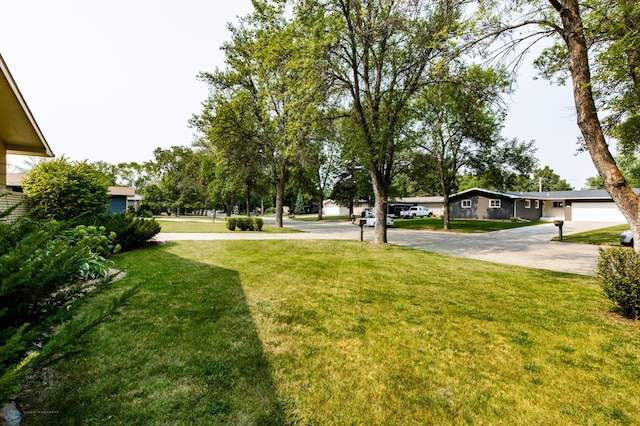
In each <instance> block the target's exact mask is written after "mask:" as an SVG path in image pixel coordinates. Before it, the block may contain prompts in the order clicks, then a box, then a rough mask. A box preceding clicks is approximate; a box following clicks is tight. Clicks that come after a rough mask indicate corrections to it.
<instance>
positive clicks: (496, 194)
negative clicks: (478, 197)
mask: <svg viewBox="0 0 640 426" xmlns="http://www.w3.org/2000/svg"><path fill="white" fill-rule="evenodd" d="M476 192H479V193H482V194H486V195H487V196H490V197H500V198H524V197H522V196H521V195H513V194H511V193H506V192H500V191H493V190H491V189H484V188H471V189H467V190H466V191H461V192H458V193H456V194H453V195H451V196H450V197H449V199H453V198H460V197H464V196H469V195H471V194H473V193H476Z"/></svg>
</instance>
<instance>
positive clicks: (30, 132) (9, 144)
mask: <svg viewBox="0 0 640 426" xmlns="http://www.w3.org/2000/svg"><path fill="white" fill-rule="evenodd" d="M7 154H14V155H30V156H39V157H53V156H54V155H53V152H51V148H49V144H48V143H47V141H46V139H45V138H44V135H43V134H42V132H41V131H40V128H39V127H38V124H37V123H36V120H35V118H34V117H33V115H32V114H31V111H30V110H29V107H28V106H27V103H26V101H25V100H24V98H23V97H22V94H21V93H20V90H19V89H18V85H17V84H16V82H15V81H14V79H13V77H12V76H11V73H10V72H9V68H8V67H7V64H6V63H5V62H4V59H3V58H2V55H0V195H2V196H0V210H5V209H7V208H8V207H11V206H13V205H15V204H17V203H19V202H21V201H23V200H24V196H23V195H22V194H20V193H19V192H16V191H13V190H11V189H10V188H7V183H8V182H7ZM19 213H22V212H21V211H19V210H16V211H14V212H13V214H12V216H11V217H15V216H16V215H17V214H19Z"/></svg>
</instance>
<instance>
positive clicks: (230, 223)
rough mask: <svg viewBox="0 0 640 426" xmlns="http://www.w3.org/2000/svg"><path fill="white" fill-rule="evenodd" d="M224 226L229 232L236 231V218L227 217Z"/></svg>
mask: <svg viewBox="0 0 640 426" xmlns="http://www.w3.org/2000/svg"><path fill="white" fill-rule="evenodd" d="M225 224H226V225H227V229H228V230H229V231H235V230H236V218H235V217H228V218H227V219H226V220H225Z"/></svg>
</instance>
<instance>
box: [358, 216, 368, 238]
mask: <svg viewBox="0 0 640 426" xmlns="http://www.w3.org/2000/svg"><path fill="white" fill-rule="evenodd" d="M365 223H367V219H365V218H360V219H358V225H360V241H364V225H365Z"/></svg>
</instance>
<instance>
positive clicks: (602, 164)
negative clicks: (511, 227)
mask: <svg viewBox="0 0 640 426" xmlns="http://www.w3.org/2000/svg"><path fill="white" fill-rule="evenodd" d="M549 2H550V3H551V5H552V6H553V7H554V8H555V9H556V11H557V12H558V13H559V14H560V17H561V19H562V25H563V31H562V37H563V39H564V41H565V43H566V45H567V49H568V52H569V70H570V72H571V78H572V81H573V97H574V101H575V105H576V112H577V119H578V127H579V128H580V132H581V133H582V136H583V138H584V141H585V144H586V146H587V149H588V150H589V154H590V155H591V159H592V161H593V164H594V165H595V167H596V170H598V174H599V175H600V177H601V178H602V181H603V182H604V187H605V189H606V190H607V192H608V193H609V195H611V198H613V201H614V202H615V203H616V205H617V206H618V208H619V209H620V211H621V212H622V214H623V215H624V217H625V218H626V219H627V221H628V222H629V225H630V226H631V231H632V232H633V239H634V241H640V213H639V212H640V200H639V198H638V196H636V194H635V193H634V192H633V190H632V189H631V187H630V186H629V184H628V183H627V182H626V180H625V178H624V176H622V173H620V169H619V168H618V166H617V164H616V162H615V160H614V158H613V156H612V155H611V152H610V151H609V147H608V145H607V142H606V140H605V137H604V133H603V131H602V126H601V125H600V120H599V118H598V110H597V108H596V104H595V101H594V99H593V92H592V90H591V73H590V69H589V57H588V52H587V43H586V39H585V36H584V31H583V26H582V19H581V17H580V8H579V4H578V1H577V0H564V1H559V0H549ZM635 249H636V251H640V244H636V245H635Z"/></svg>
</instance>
